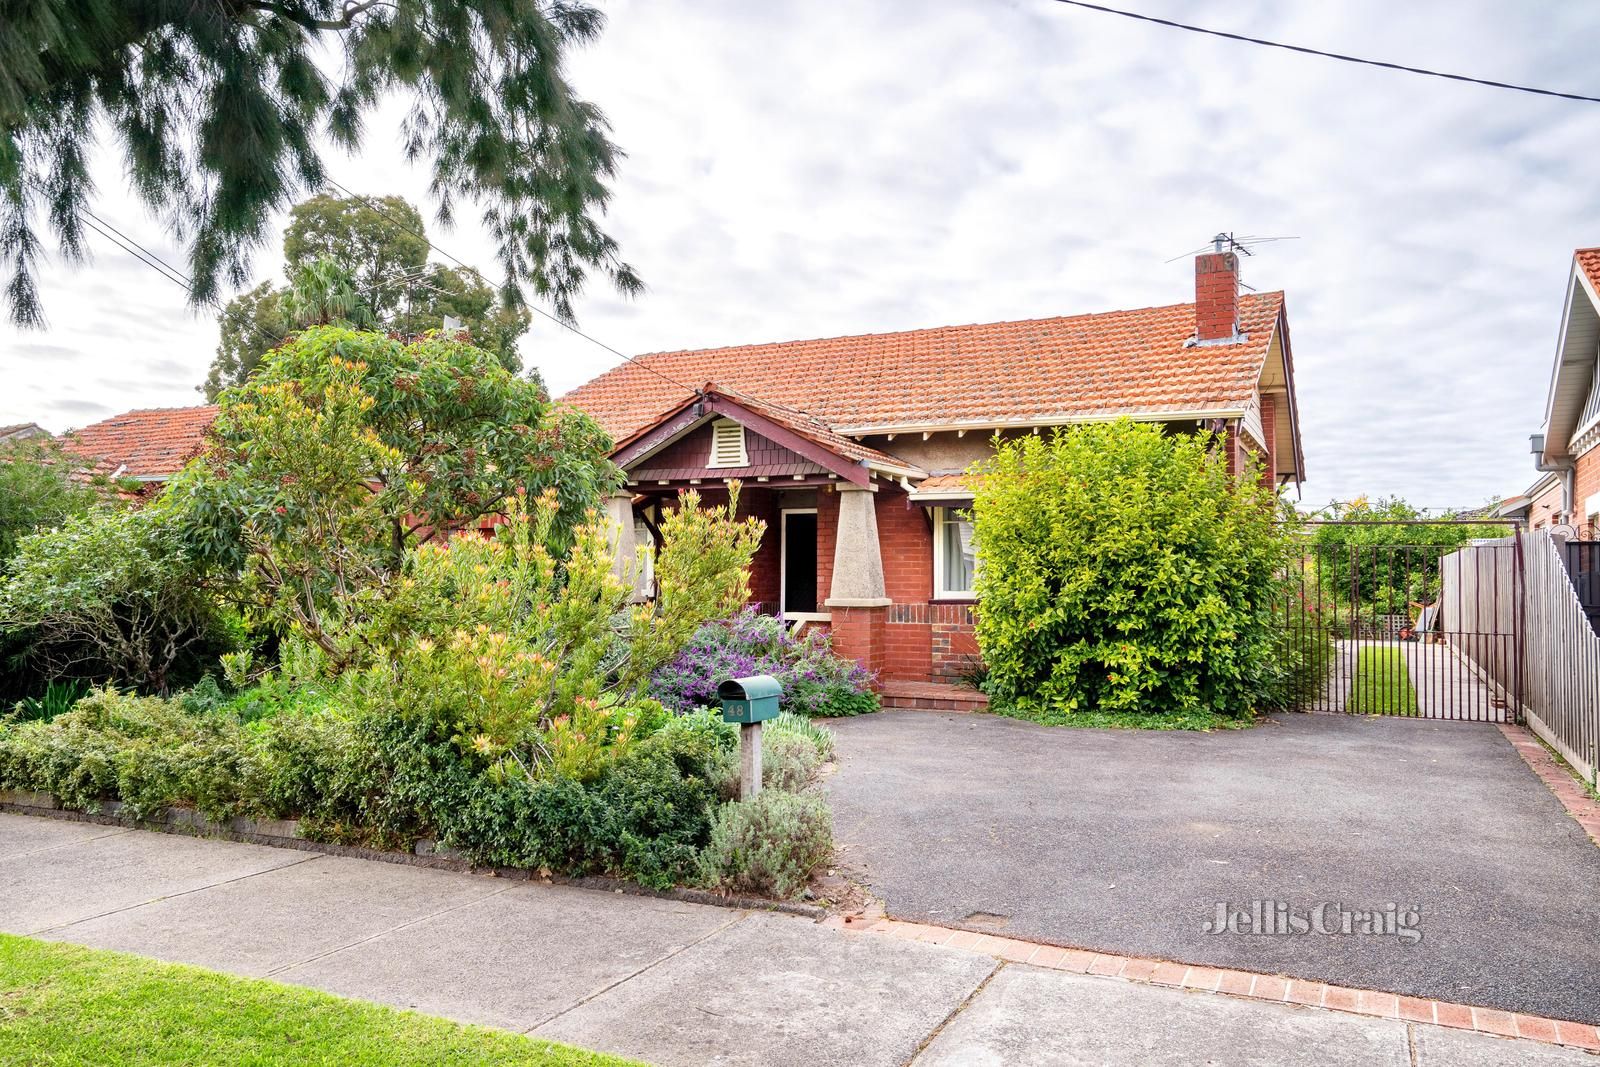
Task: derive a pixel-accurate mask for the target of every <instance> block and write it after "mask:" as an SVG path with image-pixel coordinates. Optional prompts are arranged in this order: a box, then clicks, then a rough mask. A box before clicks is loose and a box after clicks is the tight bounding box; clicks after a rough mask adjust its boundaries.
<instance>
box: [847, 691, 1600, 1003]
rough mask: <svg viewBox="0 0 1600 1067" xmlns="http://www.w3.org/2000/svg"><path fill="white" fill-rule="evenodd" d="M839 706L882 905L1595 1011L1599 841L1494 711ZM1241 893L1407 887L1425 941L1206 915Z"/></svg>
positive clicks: (1115, 945)
mask: <svg viewBox="0 0 1600 1067" xmlns="http://www.w3.org/2000/svg"><path fill="white" fill-rule="evenodd" d="M833 725H834V728H835V730H836V731H837V734H838V753H839V758H840V768H839V771H838V772H837V773H836V774H835V775H834V776H833V777H832V779H831V780H830V783H829V789H830V790H831V792H832V794H833V804H834V812H835V821H836V836H837V838H838V840H839V842H840V843H841V845H842V846H843V856H844V860H845V863H846V865H847V867H849V868H851V869H853V870H854V872H855V873H856V875H857V876H858V877H860V878H861V879H862V880H863V881H865V882H867V883H868V884H869V885H870V886H871V887H872V889H873V890H874V892H876V893H877V894H878V895H880V896H882V897H883V898H884V899H885V901H886V902H887V905H888V909H889V913H890V914H891V915H893V916H896V917H900V918H907V919H919V920H923V921H928V922H938V923H945V924H953V925H963V926H970V927H972V928H974V929H985V930H991V931H996V932H1004V933H1006V934H1008V935H1010V936H1014V937H1024V938H1030V939H1037V940H1046V941H1052V942H1056V943H1058V944H1064V945H1074V946H1080V947H1085V948H1096V949H1101V950H1105V951H1110V952H1117V953H1125V954H1132V955H1142V956H1155V957H1162V958H1167V959H1174V960H1179V961H1183V962H1186V963H1192V964H1209V965H1216V966H1228V967H1238V968H1243V969H1249V970H1257V971H1267V972H1275V973H1282V974H1288V975H1294V976H1297V977H1305V978H1315V979H1321V980H1324V981H1330V982H1337V983H1340V984H1343V985H1350V986H1359V987H1366V988H1374V989H1386V990H1391V991H1394V992H1397V993H1407V994H1411V995H1414V996H1426V997H1435V998H1438V999H1441V1000H1451V1001H1457V1002H1465V1003H1469V1004H1479V1005H1485V1006H1490V1007H1498V1008H1504V1009H1508V1010H1517V1011H1525V1012H1531V1013H1536V1014H1541V1015H1547V1016H1553V1017H1557V1018H1566V1019H1574V1020H1581V1021H1585V1022H1600V848H1596V847H1595V846H1594V845H1593V844H1592V843H1591V842H1590V841H1589V839H1588V838H1587V837H1586V836H1585V835H1584V834H1583V832H1582V830H1581V829H1580V828H1579V827H1578V825H1577V823H1575V822H1574V821H1573V820H1572V819H1571V818H1569V817H1568V816H1567V815H1566V814H1565V813H1564V811H1563V810H1562V809H1561V806H1560V805H1559V804H1558V803H1557V801H1556V799H1555V798H1554V797H1553V796H1552V795H1551V794H1550V792H1549V790H1548V789H1547V788H1546V787H1545V786H1544V784H1543V783H1542V782H1540V781H1539V780H1538V778H1537V777H1535V776H1534V774H1533V772H1532V771H1531V770H1530V769H1529V768H1528V767H1527V766H1526V764H1524V763H1523V761H1522V759H1521V757H1519V756H1518V755H1517V753H1516V752H1515V750H1514V749H1513V748H1512V747H1511V745H1510V744H1509V743H1507V741H1506V739H1505V738H1504V737H1503V736H1502V735H1501V734H1500V732H1499V730H1498V729H1497V728H1496V727H1494V726H1492V725H1487V724H1478V723H1460V722H1434V721H1425V720H1414V719H1368V718H1360V717H1345V716H1335V715H1290V716H1284V717H1280V718H1275V719H1272V720H1268V721H1267V722H1265V723H1263V724H1262V725H1260V726H1258V727H1256V728H1254V729H1251V730H1244V731H1229V732H1225V733H1215V734H1186V733H1153V732H1152V733H1145V732H1132V731H1111V730H1082V729H1064V728H1050V727H1041V726H1035V725H1033V724H1031V723H1025V722H1019V721H1016V720H1012V719H1005V718H999V717H996V716H989V715H942V714H938V713H932V712H884V713H881V714H878V715H870V716H864V717H862V718H859V719H850V720H842V721H839V722H837V723H835V724H833ZM1253 901H1267V902H1283V903H1284V904H1286V905H1287V906H1289V907H1290V908H1292V909H1295V911H1296V912H1297V913H1299V914H1302V915H1309V914H1310V912H1311V909H1314V908H1316V906H1317V905H1319V904H1321V903H1323V902H1332V903H1333V904H1334V905H1336V906H1338V907H1340V908H1342V909H1350V910H1354V909H1362V910H1375V909H1381V908H1382V907H1383V906H1384V905H1386V904H1391V903H1392V904H1395V905H1398V906H1399V907H1401V908H1406V907H1417V908H1419V909H1420V919H1419V921H1418V922H1417V924H1416V928H1417V929H1418V930H1420V932H1421V934H1422V938H1421V940H1420V941H1419V942H1416V943H1413V944H1406V943H1403V942H1402V939H1401V938H1400V937H1399V936H1398V935H1386V934H1351V935H1349V936H1346V935H1343V934H1334V935H1327V934H1318V933H1305V934H1287V935H1280V936H1271V935H1262V934H1254V933H1228V932H1224V933H1218V934H1210V933H1206V932H1204V929H1203V927H1204V926H1205V924H1206V923H1207V921H1208V920H1211V919H1213V918H1214V917H1215V916H1216V914H1217V907H1218V903H1219V902H1228V903H1230V904H1233V905H1236V906H1242V907H1245V908H1249V907H1250V905H1251V902H1253ZM1268 907H1269V908H1270V904H1269V905H1268ZM1329 914H1332V912H1331V911H1330V912H1325V913H1324V917H1325V918H1326V917H1327V915H1329Z"/></svg>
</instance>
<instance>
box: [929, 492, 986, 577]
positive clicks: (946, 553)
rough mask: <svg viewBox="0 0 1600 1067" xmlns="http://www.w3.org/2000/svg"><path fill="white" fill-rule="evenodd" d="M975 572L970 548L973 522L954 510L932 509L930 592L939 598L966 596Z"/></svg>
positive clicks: (972, 552)
mask: <svg viewBox="0 0 1600 1067" xmlns="http://www.w3.org/2000/svg"><path fill="white" fill-rule="evenodd" d="M977 573H978V560H977V554H976V552H975V551H974V549H973V545H972V523H970V522H968V521H967V520H966V519H965V518H963V517H962V515H961V513H960V512H959V511H957V510H956V509H954V508H935V509H934V510H933V592H934V595H935V596H940V597H969V596H971V595H972V588H973V579H974V578H975V577H976V576H977Z"/></svg>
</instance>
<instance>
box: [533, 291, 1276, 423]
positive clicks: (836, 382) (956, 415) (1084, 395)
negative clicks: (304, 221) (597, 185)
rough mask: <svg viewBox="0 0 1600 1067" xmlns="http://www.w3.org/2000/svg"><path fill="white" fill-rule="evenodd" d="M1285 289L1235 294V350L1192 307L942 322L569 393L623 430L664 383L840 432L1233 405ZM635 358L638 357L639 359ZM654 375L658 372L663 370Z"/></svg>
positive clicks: (1261, 356) (712, 356)
mask: <svg viewBox="0 0 1600 1067" xmlns="http://www.w3.org/2000/svg"><path fill="white" fill-rule="evenodd" d="M1282 307H1283V294H1282V293H1279V292H1273V293H1255V294H1247V295H1245V296H1244V297H1242V298H1241V300H1240V329H1241V332H1242V333H1243V334H1244V335H1245V339H1244V340H1243V341H1240V342H1238V343H1235V344H1225V345H1210V344H1208V345H1199V346H1194V345H1191V344H1190V341H1191V338H1192V337H1193V335H1194V305H1192V304H1174V305H1170V306H1168V307H1158V308H1144V309H1141V310H1137V311H1113V312H1106V313H1102V314H1095V315H1075V316H1063V317H1058V318H1048V319H1033V320H1027V321H1022V322H997V323H986V324H980V325H972V326H948V327H940V328H936V329H928V330H909V331H905V332H901V333H884V334H867V335H863V336H858V337H833V338H823V339H818V340H811V341H790V342H783V343H778V344H762V345H742V346H736V347H732V348H713V349H700V350H694V351H681V352H657V353H652V354H650V355H645V356H640V357H639V358H638V360H637V361H635V362H629V363H624V364H623V365H622V366H620V367H617V368H614V369H613V370H611V371H608V372H607V373H605V374H602V375H601V376H600V377H598V378H596V379H594V380H593V381H591V382H589V383H588V384H586V385H583V386H580V387H579V388H577V389H575V390H573V391H572V392H571V393H568V394H567V396H566V398H565V399H566V400H567V401H568V402H570V403H572V404H574V405H576V406H577V407H580V408H582V409H583V410H584V411H586V412H588V413H589V414H590V415H591V416H593V417H594V418H595V419H596V420H597V421H599V422H600V424H601V425H602V426H604V427H605V428H606V429H607V431H609V432H610V433H611V434H612V435H613V436H614V437H617V438H626V437H628V436H631V435H632V434H634V433H636V432H637V431H638V430H639V429H640V428H641V427H643V426H645V425H647V424H649V423H650V422H652V421H653V419H654V418H655V416H657V415H658V414H659V413H660V412H662V411H663V410H665V409H667V408H668V407H669V406H672V405H673V404H675V403H677V402H680V401H681V400H682V399H683V396H684V391H683V389H682V388H681V387H679V386H677V385H675V384H673V381H672V380H669V379H675V380H676V381H681V382H703V381H708V380H714V381H716V382H718V383H720V384H721V386H723V387H724V388H726V389H728V390H733V391H736V392H737V393H739V394H741V395H743V396H747V397H756V398H760V400H761V401H762V402H765V403H769V404H774V405H778V406H780V407H782V408H784V409H786V410H788V411H793V412H804V413H807V415H806V417H808V418H813V419H815V420H817V421H819V422H820V423H822V424H825V425H827V426H829V427H832V428H833V429H834V430H837V431H839V432H841V433H843V434H854V433H870V432H887V431H896V430H903V429H911V428H917V429H922V428H938V427H943V426H949V427H952V428H954V427H957V426H997V425H1005V424H1013V423H1014V424H1025V423H1030V422H1049V421H1052V420H1059V421H1062V422H1069V421H1083V420H1085V419H1097V418H1113V417H1115V416H1118V415H1135V416H1137V415H1147V416H1148V415H1155V414H1174V415H1176V414H1183V415H1188V416H1193V417H1197V416H1202V415H1207V414H1216V415H1222V414H1227V413H1234V414H1237V413H1242V411H1243V410H1244V408H1245V406H1246V404H1247V402H1248V400H1249V398H1250V396H1251V395H1252V393H1253V392H1254V390H1255V388H1256V384H1257V382H1258V381H1259V379H1260V376H1261V372H1262V366H1263V362H1264V360H1265V357H1266V353H1267V348H1268V345H1269V343H1270V340H1271V337H1272V334H1273V331H1274V328H1275V327H1276V324H1277V322H1278V319H1279V315H1280V312H1281V310H1282ZM640 364H643V366H641V365H640ZM663 375H664V376H665V377H663Z"/></svg>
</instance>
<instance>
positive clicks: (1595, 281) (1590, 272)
mask: <svg viewBox="0 0 1600 1067" xmlns="http://www.w3.org/2000/svg"><path fill="white" fill-rule="evenodd" d="M1572 258H1573V259H1574V260H1575V261H1576V262H1577V264H1578V269H1579V270H1581V271H1583V273H1584V275H1585V276H1586V277H1588V279H1589V284H1590V285H1592V286H1594V288H1595V291H1596V292H1600V248H1580V249H1578V250H1577V251H1575V252H1573V253H1572Z"/></svg>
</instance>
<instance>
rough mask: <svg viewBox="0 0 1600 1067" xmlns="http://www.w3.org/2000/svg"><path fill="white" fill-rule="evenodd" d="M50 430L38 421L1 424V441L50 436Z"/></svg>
mask: <svg viewBox="0 0 1600 1067" xmlns="http://www.w3.org/2000/svg"><path fill="white" fill-rule="evenodd" d="M49 436H50V431H49V430H47V429H45V428H44V427H43V426H40V425H39V424H38V423H37V422H14V423H12V424H11V425H10V426H0V441H25V440H27V439H28V438H30V437H49Z"/></svg>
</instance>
